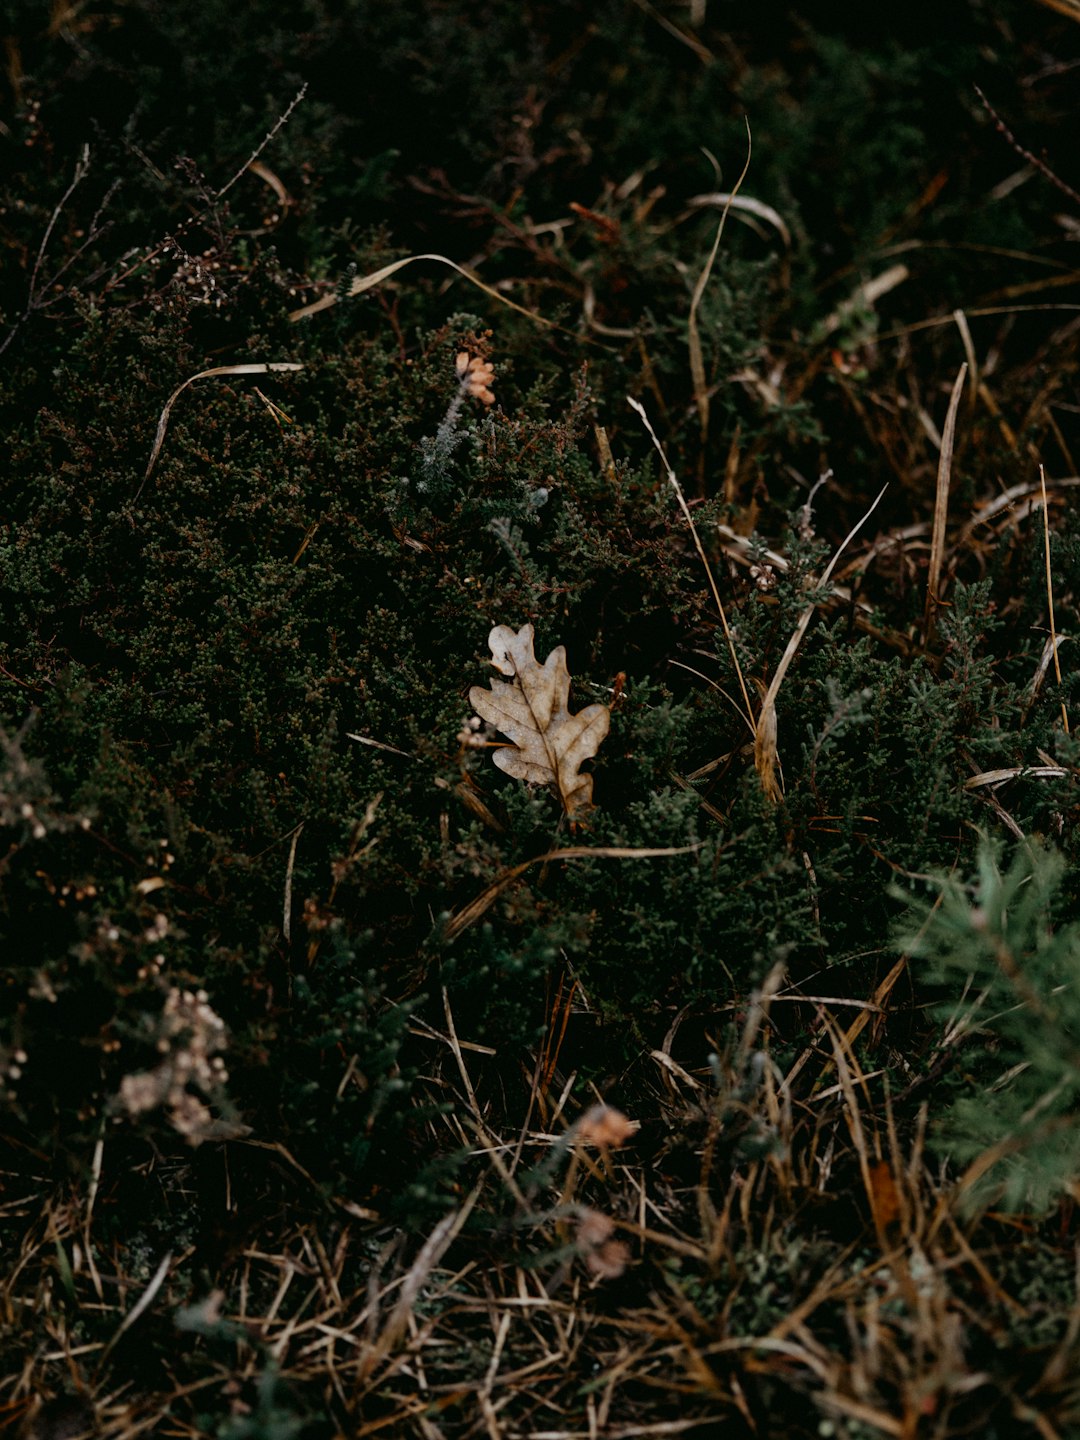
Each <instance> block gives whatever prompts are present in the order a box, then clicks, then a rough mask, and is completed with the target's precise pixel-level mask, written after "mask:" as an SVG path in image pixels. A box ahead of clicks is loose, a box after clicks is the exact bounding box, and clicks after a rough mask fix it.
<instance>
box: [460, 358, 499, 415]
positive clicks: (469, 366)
mask: <svg viewBox="0 0 1080 1440" xmlns="http://www.w3.org/2000/svg"><path fill="white" fill-rule="evenodd" d="M454 368H455V369H456V370H457V373H458V379H459V380H460V381H461V386H462V389H463V390H464V391H465V394H466V395H472V396H473V398H474V399H476V400H481V401H483V403H484V404H485V405H494V404H495V396H494V395H493V393H492V391H491V382H492V381H493V380H494V379H495V367H494V366H493V365H492V364H491V362H490V361H489V360H485V359H483V357H482V356H480V355H470V354H469V352H468V351H467V350H459V351H458V353H457V358H456V359H455V360H454Z"/></svg>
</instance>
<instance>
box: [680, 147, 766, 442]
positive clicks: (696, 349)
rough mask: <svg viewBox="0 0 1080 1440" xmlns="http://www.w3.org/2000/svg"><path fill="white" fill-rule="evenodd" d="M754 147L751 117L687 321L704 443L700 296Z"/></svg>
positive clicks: (705, 395) (706, 394)
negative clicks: (741, 160) (740, 161)
mask: <svg viewBox="0 0 1080 1440" xmlns="http://www.w3.org/2000/svg"><path fill="white" fill-rule="evenodd" d="M752 150H753V141H752V139H751V135H750V121H749V120H747V121H746V163H745V164H744V165H743V168H742V174H741V175H740V176H739V178H738V180H737V181H736V182H735V188H734V190H732V192H731V194H730V195H728V196H727V197H726V200H725V203H724V208H723V210H722V211H721V212H720V223H719V224H718V225H717V227H716V236H715V238H714V240H713V243H712V249H711V250H710V251H709V258H708V260H706V262H705V268H704V270H702V272H701V274H700V275H699V276H698V279H697V284H696V285H695V286H694V293H693V296H692V297H691V300H690V317H689V320H688V322H687V341H688V344H689V348H690V377H691V379H692V380H693V382H694V401H695V403H696V405H697V412H698V421H699V423H700V425H701V443H702V445H704V444H705V441H706V439H707V438H708V434H709V390H708V386H707V384H706V382H705V359H704V355H703V353H702V349H701V334H700V332H699V330H698V323H697V312H698V306H699V305H700V304H701V297H702V296H703V295H704V294H705V287H706V285H708V283H709V276H710V275H711V274H712V268H713V265H714V264H715V262H716V256H717V252H718V251H719V249H720V239H721V236H722V235H723V233H724V223H725V221H726V220H727V217H728V212H729V211H730V209H731V207H732V205H733V204H734V203H735V198H736V196H737V195H738V193H739V191H740V189H741V188H742V183H743V181H744V180H745V179H746V174H747V171H748V170H749V169H750V155H751V153H752Z"/></svg>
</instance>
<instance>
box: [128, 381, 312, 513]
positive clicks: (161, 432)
mask: <svg viewBox="0 0 1080 1440" xmlns="http://www.w3.org/2000/svg"><path fill="white" fill-rule="evenodd" d="M303 368H304V367H303V365H301V364H298V363H296V362H294V361H289V360H277V361H273V360H272V361H268V362H267V363H265V364H263V363H260V364H257V365H215V366H214V367H213V369H211V370H200V371H199V373H198V374H197V375H189V376H188V378H187V379H186V380H185V381H184V383H183V384H182V385H178V386H177V387H176V389H175V390H174V391H173V393H172V394H171V395H170V396H169V398H168V400H166V402H165V408H164V410H162V412H161V418H160V419H159V420H158V427H157V434H156V435H155V436H154V446H153V449H152V450H151V451H150V459H149V460H148V462H147V465H146V474H145V475H144V476H143V478H142V484H140V486H139V488H138V490H137V491H136V494H135V499H136V500H138V498H139V496H140V495H141V494H142V491H143V485H145V484H146V482H147V480H149V479H150V476H151V475H152V474H153V472H154V466H155V465H156V464H157V461H158V456H159V455H160V454H161V447H162V445H163V444H164V443H165V432H166V431H167V430H168V428H169V416H170V415H171V414H172V408H173V406H174V405H175V404H176V402H177V400H179V398H180V396H181V395H182V394H183V393H184V391H185V390H186V389H187V388H188V386H189V385H194V384H195V381H196V380H210V379H212V378H214V377H216V376H218V375H270V374H273V373H274V372H276V371H279V370H303Z"/></svg>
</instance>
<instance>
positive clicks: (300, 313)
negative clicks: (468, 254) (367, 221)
mask: <svg viewBox="0 0 1080 1440" xmlns="http://www.w3.org/2000/svg"><path fill="white" fill-rule="evenodd" d="M418 260H434V261H435V262H436V263H437V264H439V265H446V266H449V268H450V269H451V270H455V271H457V273H458V274H459V275H461V276H462V277H463V278H464V279H466V280H468V282H469V284H470V285H475V286H476V288H477V289H478V290H482V291H483V292H484V294H485V295H490V296H491V298H492V299H493V300H498V302H499V304H500V305H508V306H509V307H510V309H511V310H516V311H517V312H518V314H519V315H525V316H527V317H528V319H530V320H535V321H536V323H537V324H538V325H547V326H548V327H549V328H550V329H558V328H560V327H558V326H556V325H555V323H554V321H552V320H545V319H544V317H543V316H542V315H537V314H536V313H535V311H533V310H526V308H525V306H524V305H518V304H517V303H516V301H514V300H508V299H507V298H506V296H505V295H500V294H499V292H498V290H493V289H492V287H491V286H490V285H485V284H484V282H483V281H482V280H478V279H477V277H476V276H475V275H474V274H473V273H472V271H471V270H466V269H465V267H464V266H463V265H458V264H457V263H456V262H455V261H453V260H450V259H448V258H447V257H446V256H445V255H406V256H405V258H404V259H403V260H395V261H394V262H393V264H392V265H384V266H383V267H382V269H381V270H374V271H372V273H371V274H370V275H357V276H356V277H355V279H354V280H353V282H352V284H351V285H350V286H349V289H348V291H347V292H346V295H345V297H344V298H346V299H351V298H352V297H353V296H354V295H362V294H363V293H364V291H365V290H371V289H373V288H374V286H376V285H381V284H382V282H383V281H384V280H389V279H390V276H391V275H396V274H397V272H398V271H399V270H404V268H405V266H406V265H415V264H416V262H417V261H418ZM341 298H342V297H341V296H340V295H339V294H338V292H337V291H336V290H335V291H333V292H332V293H331V294H329V295H324V296H323V297H322V299H321V300H314V301H312V303H311V304H310V305H303V306H301V308H300V309H299V310H293V311H291V312H290V314H289V319H290V320H294V321H295V320H306V319H307V318H308V316H309V315H318V314H319V312H320V311H322V310H329V309H330V308H331V306H333V305H336V304H337V303H338V301H339V300H340V299H341Z"/></svg>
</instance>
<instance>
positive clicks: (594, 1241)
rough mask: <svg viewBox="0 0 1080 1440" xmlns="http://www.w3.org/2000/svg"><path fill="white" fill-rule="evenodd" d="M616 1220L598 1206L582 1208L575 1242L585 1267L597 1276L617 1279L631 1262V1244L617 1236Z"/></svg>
mask: <svg viewBox="0 0 1080 1440" xmlns="http://www.w3.org/2000/svg"><path fill="white" fill-rule="evenodd" d="M614 1233H615V1221H614V1220H612V1218H611V1216H610V1215H602V1214H601V1213H600V1211H599V1210H583V1211H582V1213H581V1215H580V1216H579V1217H578V1224H577V1236H576V1244H577V1248H578V1253H579V1254H580V1255H581V1257H582V1259H583V1260H584V1261H585V1268H586V1269H587V1270H588V1271H589V1273H590V1274H591V1275H595V1276H596V1278H597V1279H598V1280H617V1279H618V1278H619V1276H620V1275H621V1274H622V1273H623V1271H624V1270H625V1269H626V1267H627V1265H629V1263H630V1247H629V1245H627V1243H626V1241H625V1240H615V1239H613V1238H612V1236H613V1235H614Z"/></svg>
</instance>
